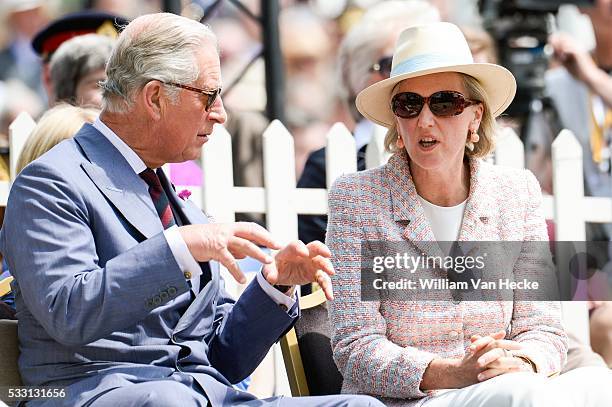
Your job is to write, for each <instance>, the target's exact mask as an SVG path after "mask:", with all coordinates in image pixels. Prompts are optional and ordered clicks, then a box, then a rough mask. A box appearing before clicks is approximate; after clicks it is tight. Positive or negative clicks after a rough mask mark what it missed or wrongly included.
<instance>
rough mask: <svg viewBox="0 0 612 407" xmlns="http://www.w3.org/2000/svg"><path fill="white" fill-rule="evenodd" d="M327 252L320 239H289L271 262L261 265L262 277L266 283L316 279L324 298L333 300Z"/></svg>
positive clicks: (332, 269)
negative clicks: (290, 240)
mask: <svg viewBox="0 0 612 407" xmlns="http://www.w3.org/2000/svg"><path fill="white" fill-rule="evenodd" d="M330 257H331V252H330V251H329V249H328V248H327V246H325V245H324V244H323V243H321V242H318V241H314V242H310V243H308V244H307V245H305V244H304V243H302V242H301V241H299V240H298V241H297V242H293V243H291V244H289V245H287V246H285V247H284V248H283V249H282V250H280V251H279V252H278V253H276V256H275V257H274V262H272V263H268V264H266V265H264V268H263V273H264V277H265V278H266V280H267V281H268V282H269V283H270V284H278V285H301V284H308V283H311V282H317V283H318V284H319V286H320V287H321V289H322V290H323V292H324V293H325V297H327V299H328V300H333V299H334V295H333V292H332V285H331V280H330V276H333V275H334V268H333V266H332V264H331V261H330V260H329V258H330Z"/></svg>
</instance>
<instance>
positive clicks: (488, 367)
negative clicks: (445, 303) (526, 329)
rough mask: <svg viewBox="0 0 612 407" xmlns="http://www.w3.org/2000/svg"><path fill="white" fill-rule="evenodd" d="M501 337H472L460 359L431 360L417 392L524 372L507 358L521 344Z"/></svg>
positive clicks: (521, 364) (522, 364)
mask: <svg viewBox="0 0 612 407" xmlns="http://www.w3.org/2000/svg"><path fill="white" fill-rule="evenodd" d="M504 337H505V332H504V331H499V332H495V333H493V334H491V335H487V336H479V335H474V336H472V338H471V341H472V344H471V345H470V346H469V347H468V349H467V351H466V353H465V356H464V357H463V358H462V359H434V360H432V361H431V363H430V364H429V366H428V367H427V369H426V370H425V372H424V374H423V380H422V381H421V386H420V388H421V389H422V390H436V389H461V388H464V387H467V386H470V385H472V384H476V383H480V382H482V381H485V380H488V379H490V378H492V377H495V376H498V375H500V374H503V373H508V372H511V371H521V370H524V367H525V366H529V365H527V364H526V363H525V362H523V361H522V360H521V359H519V358H515V357H513V356H511V355H510V354H509V352H510V351H512V350H517V349H521V344H519V343H518V342H515V341H508V340H504V339H503V338H504ZM507 352H508V354H507ZM529 370H531V367H529Z"/></svg>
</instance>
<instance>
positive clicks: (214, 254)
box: [178, 222, 280, 284]
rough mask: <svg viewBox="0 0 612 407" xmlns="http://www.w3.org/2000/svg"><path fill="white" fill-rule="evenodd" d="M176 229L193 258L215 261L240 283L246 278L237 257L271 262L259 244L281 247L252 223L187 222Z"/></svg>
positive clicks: (265, 231)
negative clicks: (189, 223) (198, 223)
mask: <svg viewBox="0 0 612 407" xmlns="http://www.w3.org/2000/svg"><path fill="white" fill-rule="evenodd" d="M178 229H179V233H180V234H181V236H182V237H183V240H184V241H185V243H186V244H187V248H188V249H189V252H190V253H191V255H192V256H193V257H194V258H195V259H196V261H199V262H203V261H209V260H216V261H218V262H219V263H221V264H223V265H224V266H225V267H226V268H227V270H228V271H229V272H230V273H231V275H232V276H233V277H234V278H235V279H236V281H238V282H239V283H241V284H244V283H245V282H246V278H245V277H244V274H243V273H242V271H241V270H240V267H238V262H237V261H236V260H237V259H244V258H245V257H247V256H249V257H252V258H254V259H256V260H258V261H260V262H262V263H263V264H270V263H272V261H273V259H272V257H271V256H270V255H268V254H266V253H265V252H264V251H263V250H261V249H260V248H259V247H258V246H265V247H268V248H270V249H273V250H277V249H279V248H280V245H279V244H278V243H277V242H276V241H275V240H274V239H273V238H272V235H271V234H270V232H268V231H267V230H266V229H264V228H263V227H261V226H259V225H258V224H256V223H251V222H236V223H210V224H207V225H187V226H181V227H179V228H178Z"/></svg>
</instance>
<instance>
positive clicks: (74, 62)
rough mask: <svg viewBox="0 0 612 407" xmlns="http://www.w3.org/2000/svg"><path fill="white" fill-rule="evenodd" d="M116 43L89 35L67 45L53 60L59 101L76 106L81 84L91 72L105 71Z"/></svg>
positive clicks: (52, 66)
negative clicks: (78, 89)
mask: <svg viewBox="0 0 612 407" xmlns="http://www.w3.org/2000/svg"><path fill="white" fill-rule="evenodd" d="M113 42H114V40H113V39H111V38H110V37H107V36H103V35H98V34H87V35H80V36H78V37H74V38H71V39H69V40H68V41H66V42H64V43H63V44H62V45H61V46H60V47H59V48H58V49H57V51H56V52H55V53H53V57H51V62H50V69H51V83H52V84H53V90H54V93H55V99H56V100H57V101H64V102H69V103H76V102H77V100H76V89H77V86H78V84H79V82H80V81H81V80H82V79H83V78H84V77H85V76H86V75H88V74H90V73H91V72H94V71H97V70H98V69H104V66H105V65H106V61H108V58H109V57H110V54H111V50H112V49H113Z"/></svg>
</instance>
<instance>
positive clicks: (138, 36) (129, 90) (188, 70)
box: [102, 13, 218, 112]
mask: <svg viewBox="0 0 612 407" xmlns="http://www.w3.org/2000/svg"><path fill="white" fill-rule="evenodd" d="M206 41H210V42H211V43H212V44H214V46H215V47H217V52H218V44H217V39H216V37H215V35H214V34H213V32H212V31H211V30H210V28H208V27H207V26H205V25H203V24H200V23H199V22H197V21H194V20H190V19H188V18H185V17H180V16H177V15H175V14H170V13H159V14H149V15H144V16H140V17H138V18H136V19H135V20H134V21H132V22H131V23H130V24H129V25H128V26H127V27H126V28H125V30H124V31H123V32H122V33H121V35H120V36H119V38H118V40H117V43H116V45H115V48H114V49H113V51H112V54H111V57H110V59H109V61H108V64H107V65H106V81H104V82H103V83H102V90H103V93H102V107H103V109H104V110H107V111H109V112H126V111H129V109H130V108H131V106H132V102H133V100H132V98H133V96H134V94H135V93H136V92H137V91H139V90H140V89H142V88H143V87H144V85H146V84H147V83H148V82H149V81H151V80H158V81H160V82H165V83H168V82H175V83H179V84H190V83H193V82H194V81H195V80H196V79H198V75H199V74H200V72H199V67H198V63H197V61H196V51H197V49H198V48H199V47H201V46H202V44H204V43H205V42H206ZM166 90H167V92H168V94H169V95H170V97H171V98H172V100H173V101H176V98H177V96H178V90H177V89H175V88H173V87H169V86H167V87H166Z"/></svg>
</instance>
